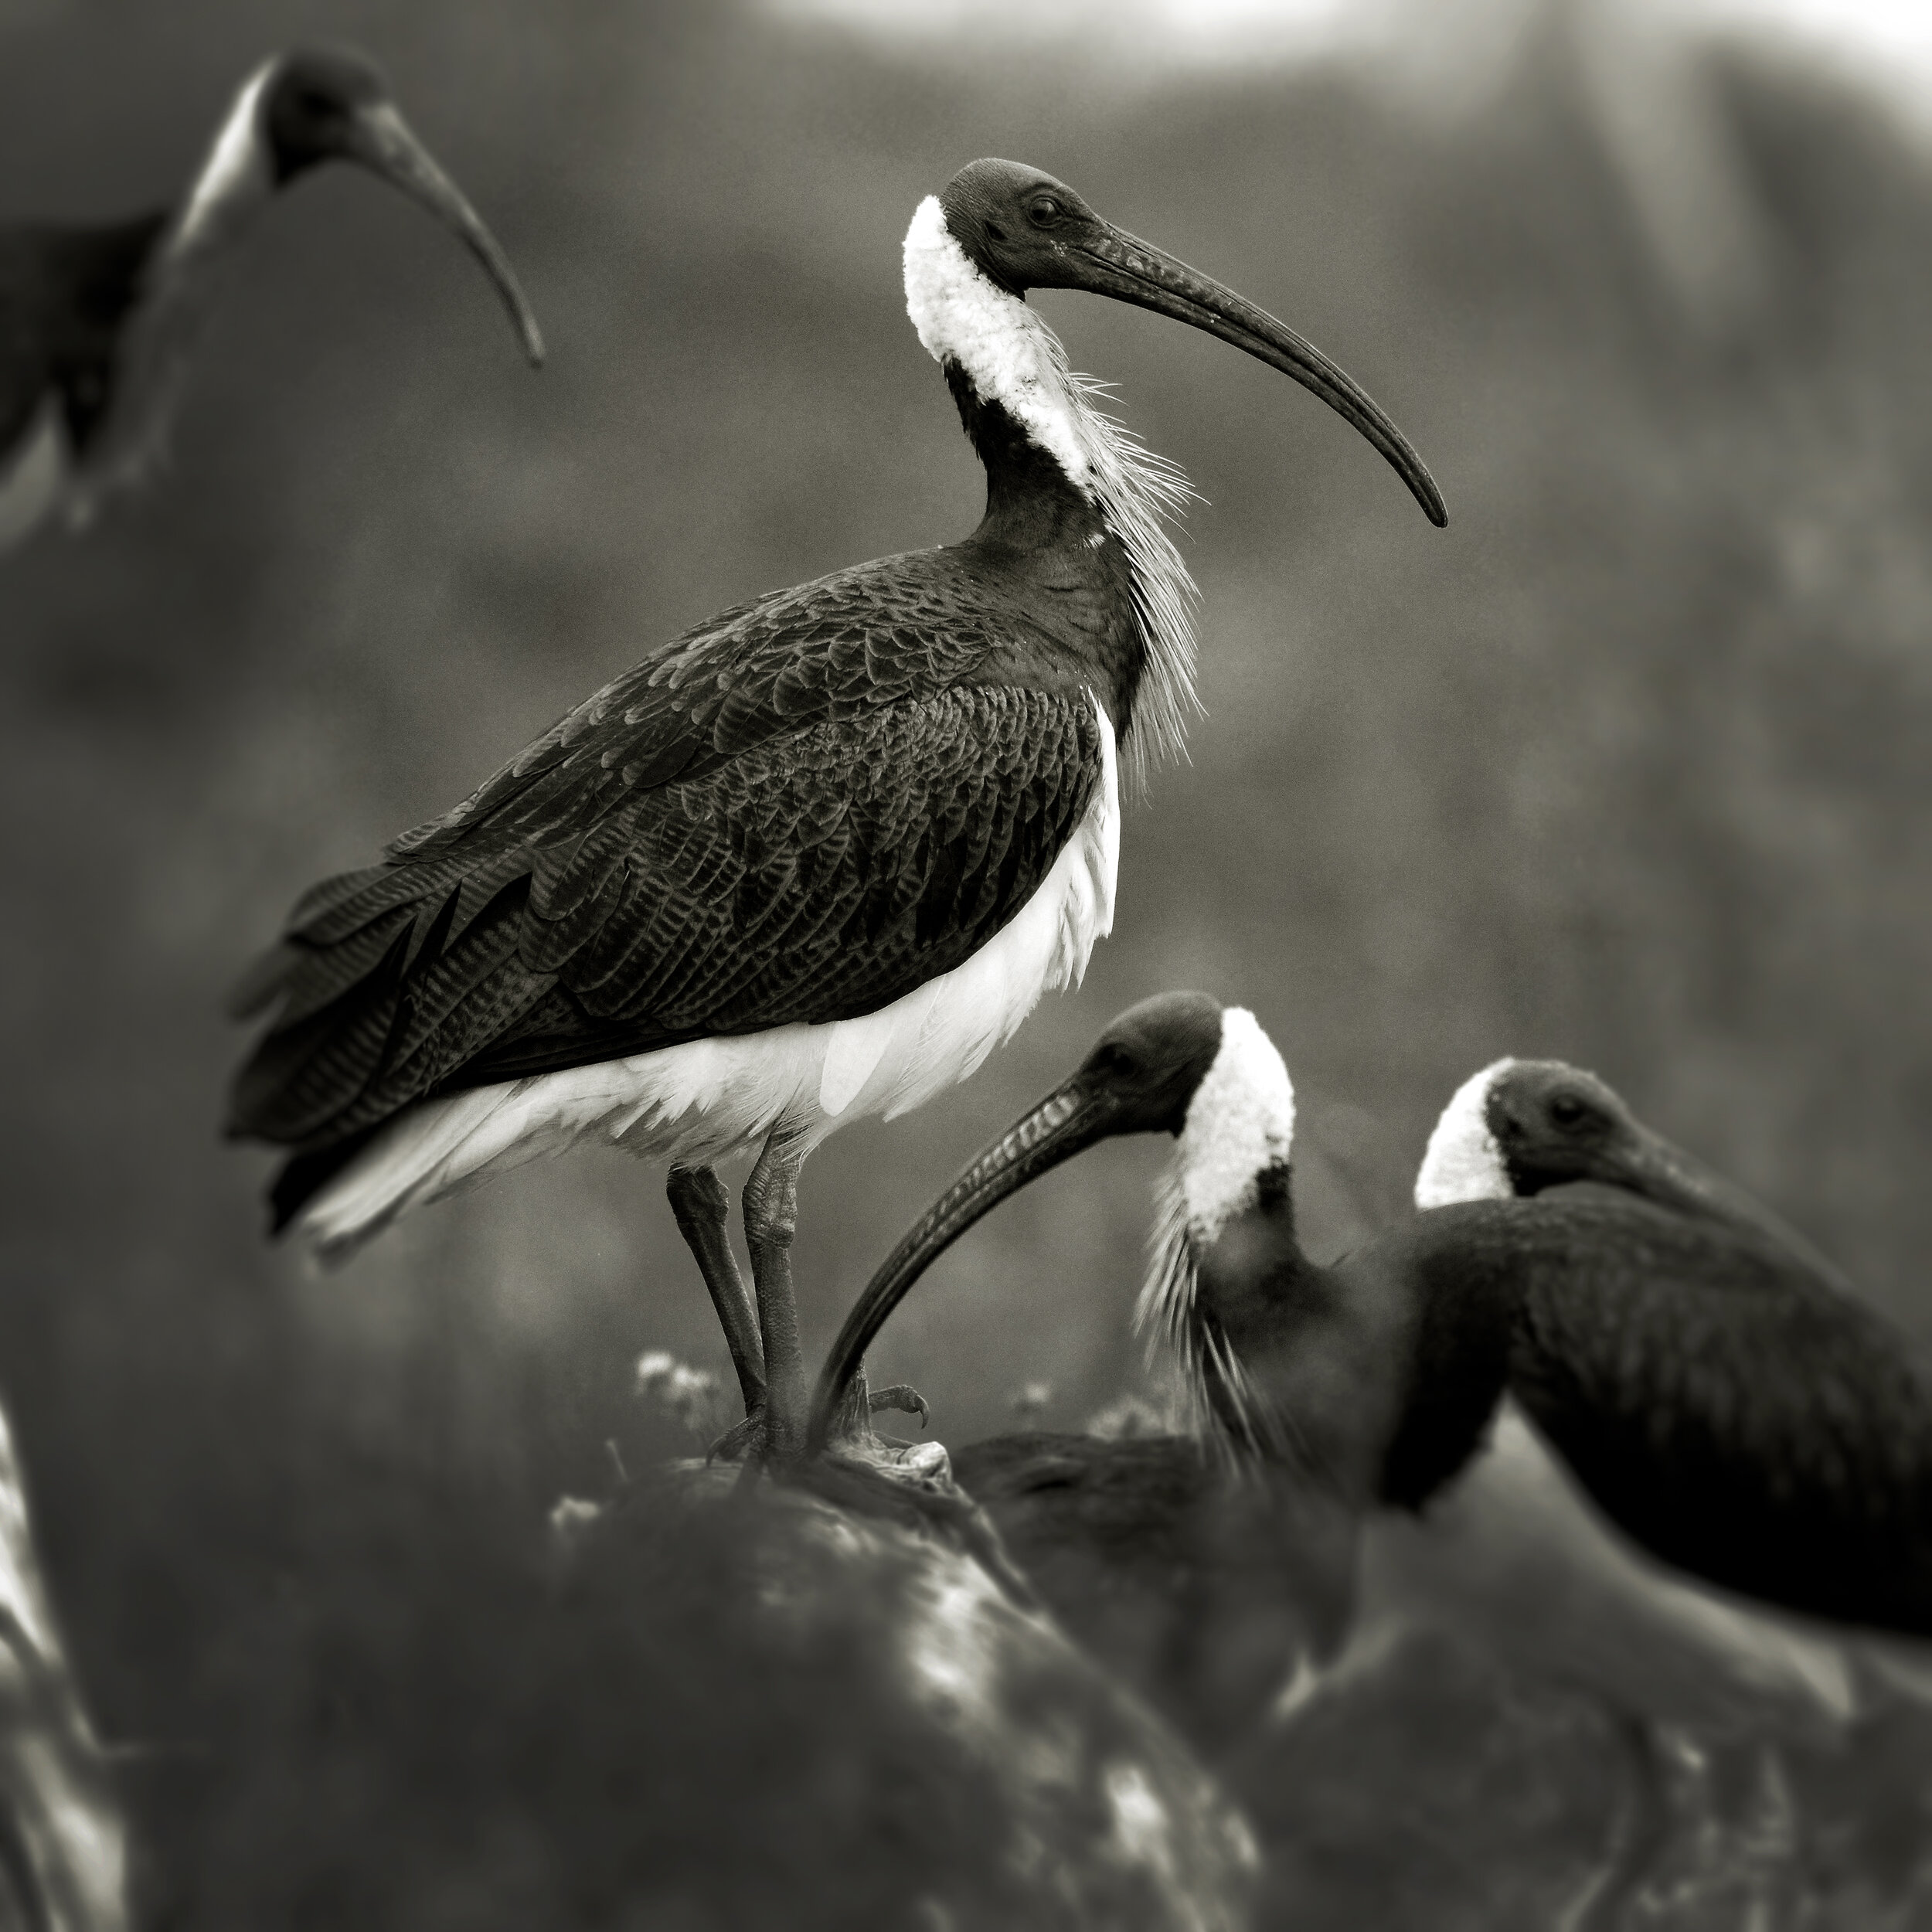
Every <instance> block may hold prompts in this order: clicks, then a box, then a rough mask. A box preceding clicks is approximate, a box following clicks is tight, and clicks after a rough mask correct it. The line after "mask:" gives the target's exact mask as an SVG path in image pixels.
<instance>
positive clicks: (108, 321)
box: [0, 48, 543, 549]
mask: <svg viewBox="0 0 1932 1932" xmlns="http://www.w3.org/2000/svg"><path fill="white" fill-rule="evenodd" d="M325 161H349V162H355V163H356V164H357V165H359V166H361V167H364V168H369V169H370V170H371V171H372V172H373V173H375V174H377V175H380V176H381V177H382V179H383V180H385V181H386V182H389V183H390V185H392V186H393V187H396V188H400V189H401V190H402V191H403V193H404V194H406V195H408V196H411V197H412V198H413V199H415V200H417V201H419V202H421V203H422V204H423V206H424V207H426V208H427V209H429V210H430V213H432V214H434V215H435V216H437V218H438V219H440V220H441V221H443V222H444V223H446V224H447V226H449V227H450V228H451V229H452V230H454V232H455V233H456V234H457V236H460V237H461V240H463V241H464V243H465V244H467V246H468V247H469V248H470V249H471V250H472V251H473V252H474V254H475V255H476V257H477V259H478V260H479V261H481V263H482V264H483V267H484V269H485V271H486V272H487V274H488V276H489V277H490V279H491V281H492V282H494V283H495V284H496V287H497V292H498V294H500V295H501V296H502V298H503V301H504V304H505V307H507V308H509V311H510V317H511V319H512V321H513V322H514V323H515V325H516V329H517V333H518V335H519V338H521V340H522V345H523V349H524V352H525V353H526V355H528V356H529V359H530V361H531V362H532V364H537V363H540V362H542V361H543V337H542V336H541V335H539V332H538V330H537V325H536V318H535V317H534V316H533V315H532V314H531V313H530V308H529V304H528V303H527V302H526V301H525V300H524V299H523V291H522V290H521V289H520V288H519V287H518V286H517V281H516V276H515V272H514V271H513V270H512V268H511V267H510V264H509V258H508V257H506V256H505V254H504V253H503V250H502V248H500V247H498V245H497V241H496V238H495V236H493V235H492V233H490V231H489V230H488V229H487V228H485V226H484V225H483V223H482V221H481V219H480V218H479V217H478V215H477V213H476V211H475V209H473V208H472V207H471V206H470V204H469V202H468V201H467V200H466V199H464V196H463V193H462V191H461V189H458V188H457V185H455V183H454V182H452V181H451V179H450V178H449V177H448V176H447V175H446V174H444V172H443V171H442V169H441V168H439V167H438V166H437V164H436V162H435V161H434V159H432V158H431V157H430V154H429V151H428V150H427V148H424V147H423V144H422V143H421V142H420V141H419V140H418V139H417V138H416V136H415V134H413V132H412V131H410V127H409V124H408V123H407V122H406V121H404V120H403V117H402V115H401V114H400V113H399V112H398V111H397V109H396V104H395V102H394V101H393V100H391V99H390V98H389V90H388V87H387V86H386V83H385V82H384V81H383V77H382V76H381V74H380V73H378V72H377V70H376V69H375V68H374V67H373V66H371V65H370V64H369V62H368V61H367V60H364V59H363V58H362V56H361V55H359V54H355V53H347V52H343V51H340V50H337V49H315V48H310V49H297V50H295V51H293V52H291V53H283V54H278V55H277V56H275V58H274V60H270V61H269V62H268V63H267V64H266V65H264V66H262V67H260V68H259V69H258V70H257V71H256V72H255V73H253V74H252V75H250V77H249V78H248V80H247V81H246V82H244V83H243V86H242V89H241V91H240V93H239V94H236V97H235V100H234V104H233V106H232V107H230V109H229V111H228V114H227V117H226V119H225V120H224V121H223V123H222V124H221V127H220V128H219V131H217V133H216V136H215V141H214V145H213V148H211V149H210V150H209V155H208V158H207V160H206V162H203V163H202V168H201V172H199V174H198V175H196V177H195V179H194V180H193V182H192V183H191V184H190V185H189V189H188V191H187V192H186V194H185V195H184V196H182V199H181V200H180V201H179V202H178V203H177V204H176V205H175V206H174V207H173V208H172V209H159V210H157V211H156V212H155V213H151V214H145V215H137V216H132V217H131V218H129V219H127V220H124V221H118V222H110V223H99V224H91V225H89V226H66V225H61V226H56V225H53V224H50V223H23V224H17V225H15V226H4V227H0V549H5V548H6V547H7V546H9V545H11V544H12V543H17V542H18V541H19V540H20V539H22V538H23V537H25V536H26V535H27V534H28V532H29V531H31V530H32V529H33V528H34V527H35V526H36V525H37V524H38V523H39V522H40V521H41V520H42V519H43V518H44V517H45V516H46V515H48V514H49V512H52V511H53V510H55V509H59V510H60V511H62V512H64V514H65V515H66V518H67V520H68V521H69V522H70V523H71V524H73V525H75V526H80V525H83V524H85V523H86V522H88V521H89V520H90V519H91V518H92V517H93V515H94V513H95V512H96V511H97V509H99V507H100V504H101V502H103V500H104V499H105V498H107V497H108V496H110V495H112V494H113V493H114V492H116V491H117V490H121V489H124V488H128V487H129V486H130V485H134V484H135V483H137V482H138V481H141V478H143V477H144V476H145V474H147V473H148V471H150V470H151V468H153V466H154V465H155V463H156V461H158V459H159V458H160V457H161V456H162V453H163V451H164V449H165V444H166V440H167V434H168V423H169V421H170V419H171V418H172V415H173V413H174V410H175V404H176V403H177V401H178V400H179V397H180V394H181V391H182V387H183V386H184V384H185V381H186V379H187V374H188V363H189V357H190V355H192V352H193V350H194V347H195V343H196V338H197V336H198V335H199V332H200V328H201V325H202V318H203V317H204V315H205V314H206V310H207V307H208V304H209V300H210V298H211V297H212V296H213V292H214V290H215V287H216V281H217V274H216V271H217V270H219V268H220V267H221V266H222V264H223V263H224V262H226V260H228V258H229V257H230V255H231V254H232V253H233V252H234V250H235V249H236V247H237V245H238V244H239V243H240V242H241V241H242V240H243V238H244V237H245V236H247V233H248V232H249V230H250V228H251V227H252V226H253V224H254V222H255V219H256V218H257V216H259V215H260V213H261V212H262V210H263V209H264V208H265V207H266V206H267V204H268V202H269V201H270V199H271V198H272V197H273V196H274V195H276V194H277V193H278V192H280V191H281V189H284V188H286V187H287V186H288V185H290V184H291V182H294V181H297V180H298V179H301V176H302V175H304V174H306V173H307V172H308V171H309V170H310V169H311V168H314V167H315V166H316V165H318V163H320V162H325Z"/></svg>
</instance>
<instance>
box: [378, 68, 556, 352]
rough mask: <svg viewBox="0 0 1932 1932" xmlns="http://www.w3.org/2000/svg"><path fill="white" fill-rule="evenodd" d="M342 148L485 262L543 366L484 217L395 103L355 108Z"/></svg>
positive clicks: (537, 334) (522, 303)
mask: <svg viewBox="0 0 1932 1932" xmlns="http://www.w3.org/2000/svg"><path fill="white" fill-rule="evenodd" d="M343 151H344V153H345V155H347V157H348V158H349V159H350V160H352V161H357V162H361V163H362V165H363V166H364V167H365V168H368V169H369V170H370V172H372V173H374V174H377V175H381V176H382V178H383V180H385V181H386V182H389V185H391V186H392V187H395V188H400V189H401V190H402V191H403V193H404V194H406V195H407V196H409V197H410V199H411V200H412V201H417V202H421V203H422V205H423V206H424V207H425V208H427V209H428V210H429V211H430V213H431V214H432V215H434V216H435V217H436V218H437V220H439V221H440V222H441V223H443V225H444V226H445V227H446V228H447V229H449V230H451V232H452V233H454V234H455V235H456V236H457V239H458V240H461V242H462V243H463V244H464V247H467V248H468V250H469V251H470V252H471V254H473V255H474V256H475V257H476V258H477V260H478V261H480V262H481V264H483V272H484V273H485V274H486V275H488V277H489V278H490V280H491V281H492V282H494V283H495V284H496V292H497V293H498V294H499V295H500V296H502V298H503V306H504V307H505V308H507V309H508V310H509V311H510V321H511V323H512V326H513V327H514V328H515V330H516V332H517V336H518V338H519V340H520V341H521V342H522V345H523V353H524V354H525V355H526V356H528V357H529V361H530V366H531V367H532V369H541V368H542V367H543V331H542V330H540V329H539V328H538V327H537V325H536V316H535V315H532V313H531V312H530V304H529V303H528V302H527V301H526V300H525V299H524V296H523V291H522V287H521V286H520V285H519V283H518V281H517V279H516V270H515V269H513V268H512V267H511V266H510V258H509V256H507V255H506V254H505V253H504V252H503V250H502V247H501V246H500V245H499V244H498V241H497V239H496V237H495V236H494V235H492V233H490V231H489V230H488V229H487V228H485V226H483V219H482V217H481V216H480V215H478V213H477V212H476V210H475V209H474V208H472V207H471V206H470V204H469V200H468V197H467V196H465V195H464V192H463V191H462V189H460V188H459V187H457V185H456V183H455V182H453V181H451V179H450V178H449V176H448V175H446V174H444V172H443V171H442V169H441V168H439V167H438V166H437V164H436V161H435V158H434V156H433V155H431V154H430V151H429V150H428V149H427V148H425V147H424V146H423V144H422V142H421V141H418V140H417V138H416V136H415V134H414V133H413V131H411V129H410V124H409V123H408V122H407V121H405V120H404V119H403V117H402V116H401V114H399V113H398V112H397V111H396V109H395V107H393V105H391V104H390V103H389V102H388V101H386V100H382V101H377V102H375V103H374V104H372V105H370V106H369V107H362V108H359V109H358V110H357V111H356V112H355V115H354V117H353V118H352V120H351V121H350V122H349V132H348V134H347V136H346V138H345V142H344V148H343Z"/></svg>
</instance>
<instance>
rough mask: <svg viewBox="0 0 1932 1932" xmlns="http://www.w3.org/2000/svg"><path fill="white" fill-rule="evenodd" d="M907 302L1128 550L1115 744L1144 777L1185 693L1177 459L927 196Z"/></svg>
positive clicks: (1175, 740)
mask: <svg viewBox="0 0 1932 1932" xmlns="http://www.w3.org/2000/svg"><path fill="white" fill-rule="evenodd" d="M905 253H906V313H907V314H908V315H910V316H911V318H912V321H913V328H916V329H917V331H918V332H919V339H920V342H922V343H923V345H925V348H926V350H927V353H928V354H929V355H931V356H932V358H933V359H934V361H935V362H940V363H942V364H944V363H946V362H956V363H957V364H958V365H959V366H960V368H961V369H963V370H964V372H965V373H966V375H967V376H968V379H970V380H971V383H972V385H973V387H974V389H975V390H976V391H977V392H978V395H979V396H980V397H981V400H982V401H985V402H990V403H998V404H999V406H1001V407H1002V409H1004V410H1005V411H1006V413H1007V414H1008V415H1009V416H1010V417H1012V419H1013V420H1014V421H1015V423H1018V424H1019V426H1020V427H1021V428H1022V430H1024V431H1025V432H1026V435H1027V437H1029V439H1030V440H1032V442H1033V443H1034V444H1036V445H1037V446H1038V447H1039V448H1041V449H1042V450H1044V451H1046V454H1048V455H1049V456H1050V457H1053V460H1054V461H1055V462H1056V463H1057V464H1059V465H1060V468H1061V470H1062V471H1063V473H1064V474H1065V475H1066V479H1067V481H1069V482H1070V483H1071V484H1072V485H1073V487H1074V488H1076V489H1077V490H1078V491H1080V493H1081V494H1082V495H1083V496H1085V497H1086V498H1087V500H1088V502H1090V503H1092V504H1094V505H1095V506H1096V508H1097V509H1099V511H1100V515H1101V517H1102V519H1103V520H1104V522H1105V523H1106V525H1107V529H1109V531H1111V532H1112V534H1113V535H1114V538H1115V539H1117V541H1118V543H1119V544H1120V546H1121V549H1123V550H1124V551H1125V552H1126V553H1127V561H1128V571H1129V573H1130V575H1131V579H1132V581H1133V586H1134V617H1135V619H1136V620H1137V621H1138V624H1139V627H1140V633H1141V644H1142V645H1143V647H1144V648H1145V651H1146V654H1147V668H1146V672H1145V675H1144V678H1143V680H1142V684H1141V691H1140V693H1139V695H1138V697H1137V699H1136V700H1135V703H1134V723H1133V728H1132V730H1131V732H1130V733H1129V743H1128V744H1127V746H1126V747H1124V748H1125V749H1126V750H1127V751H1128V757H1129V761H1130V764H1131V768H1132V770H1133V773H1134V777H1135V778H1136V779H1137V780H1140V779H1144V778H1145V775H1146V769H1147V766H1148V762H1149V759H1148V748H1149V747H1151V750H1152V752H1153V753H1154V755H1155V757H1179V756H1180V755H1181V754H1182V752H1183V751H1184V750H1185V746H1186V739H1187V722H1188V719H1189V718H1190V717H1191V716H1193V715H1194V714H1195V713H1197V712H1198V711H1199V709H1200V702H1199V699H1197V698H1196V696H1195V692H1194V605H1195V602H1196V599H1197V598H1198V597H1199V592H1198V590H1196V587H1195V583H1194V580H1193V578H1192V577H1190V576H1189V574H1188V570H1187V566H1186V565H1185V563H1182V561H1181V555H1180V553H1179V551H1178V550H1176V549H1175V547H1174V545H1173V543H1172V539H1170V538H1169V537H1168V534H1167V532H1166V530H1165V528H1164V527H1163V524H1162V519H1163V518H1164V517H1165V516H1167V515H1174V514H1178V513H1179V512H1180V510H1181V509H1182V506H1183V505H1185V503H1186V502H1188V500H1189V498H1190V497H1192V495H1193V494H1194V493H1193V492H1192V490H1191V489H1189V487H1188V481H1187V478H1185V476H1184V475H1182V473H1181V471H1180V470H1179V468H1178V467H1177V466H1176V465H1175V464H1172V463H1170V462H1169V461H1168V460H1167V459H1166V458H1165V457H1162V456H1157V455H1156V454H1155V453H1154V452H1153V451H1151V450H1149V449H1147V448H1145V447H1144V446H1143V445H1142V444H1141V443H1140V442H1139V441H1138V440H1136V438H1135V437H1134V435H1133V434H1132V433H1131V431H1130V430H1128V429H1127V428H1126V427H1124V425H1123V424H1121V423H1117V422H1116V421H1115V420H1114V418H1113V417H1111V416H1108V415H1106V414H1105V413H1103V412H1102V411H1101V410H1098V409H1097V408H1096V407H1095V406H1094V401H1093V398H1094V397H1095V396H1098V395H1102V394H1104V393H1105V392H1106V388H1107V385H1106V384H1104V383H1099V382H1096V381H1095V380H1094V379H1093V378H1092V377H1090V376H1080V375H1077V374H1076V373H1075V372H1073V370H1072V369H1070V368H1069V367H1068V366H1067V361H1066V350H1065V349H1064V348H1063V346H1062V345H1061V343H1060V338H1059V337H1058V336H1057V335H1055V334H1054V333H1053V331H1052V330H1051V329H1050V328H1048V327H1047V325H1046V323H1045V322H1044V321H1043V320H1042V319H1041V318H1040V317H1039V315H1038V314H1036V312H1035V311H1033V310H1032V309H1031V308H1029V307H1028V306H1027V305H1026V303H1025V302H1024V301H1022V300H1021V299H1020V298H1019V296H1017V295H1013V294H1009V293H1008V292H1007V291H1005V289H1003V288H1000V287H996V286H995V284H993V283H992V281H989V280H988V278H987V277H986V276H985V275H984V274H981V272H980V270H978V267H975V265H974V264H973V262H972V261H971V259H970V258H969V257H968V255H967V253H966V251H965V250H964V249H963V248H962V247H960V245H959V243H958V241H957V240H956V239H955V238H954V235H953V233H952V231H951V230H950V229H949V228H948V227H947V226H946V216H945V213H944V210H943V209H941V208H940V205H939V198H938V196H936V195H928V196H927V197H926V199H924V200H923V202H920V205H919V208H918V211H917V213H915V214H914V215H913V220H912V226H910V228H909V229H907V230H906V250H905Z"/></svg>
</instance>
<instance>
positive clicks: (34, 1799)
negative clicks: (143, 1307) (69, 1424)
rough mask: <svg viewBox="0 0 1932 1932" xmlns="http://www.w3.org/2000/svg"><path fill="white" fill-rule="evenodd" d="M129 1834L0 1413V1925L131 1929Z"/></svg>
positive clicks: (65, 1930)
mask: <svg viewBox="0 0 1932 1932" xmlns="http://www.w3.org/2000/svg"><path fill="white" fill-rule="evenodd" d="M0 1924H5V1925H7V1926H9V1927H12V1926H20V1927H45V1928H46V1932H124V1928H125V1927H126V1926H127V1925H128V1834H127V1827H126V1824H125V1822H124V1819H123V1817H122V1813H121V1804H120V1801H119V1799H118V1797H117V1794H116V1792H115V1790H114V1767H113V1764H112V1762H111V1756H110V1753H108V1751H107V1750H105V1749H104V1747H102V1745H101V1744H100V1741H99V1740H98V1739H97V1737H96V1736H95V1735H94V1726H92V1724H91V1723H90V1722H89V1721H88V1718H87V1712H86V1709H85V1708H84V1707H83V1704H82V1702H81V1699H80V1692H79V1691H78V1689H77V1687H76V1685H75V1683H74V1680H73V1673H72V1670H71V1668H70V1665H69V1664H68V1662H67V1658H66V1652H65V1648H64V1647H63V1644H62V1642H61V1638H60V1626H59V1624H57V1623H56V1621H55V1618H54V1614H53V1604H52V1603H51V1601H50V1600H49V1597H48V1594H47V1590H46V1584H45V1583H44V1582H43V1580H42V1577H41V1574H40V1565H39V1559H38V1557H37V1556H36V1553H35V1550H34V1545H33V1533H32V1529H31V1527H30V1526H29V1522H28V1520H27V1499H26V1488H25V1486H24V1485H23V1484H22V1481H21V1478H20V1469H19V1464H18V1463H17V1462H16V1461H15V1459H14V1453H13V1439H12V1432H11V1431H10V1430H9V1428H8V1427H7V1422H6V1418H5V1416H4V1415H0Z"/></svg>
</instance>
